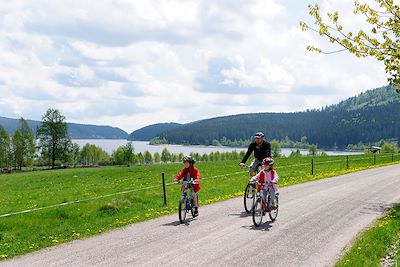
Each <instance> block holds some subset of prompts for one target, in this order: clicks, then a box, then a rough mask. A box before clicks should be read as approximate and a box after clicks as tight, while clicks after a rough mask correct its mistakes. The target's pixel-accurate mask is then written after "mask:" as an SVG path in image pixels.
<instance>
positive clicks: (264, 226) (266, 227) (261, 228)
mask: <svg viewBox="0 0 400 267" xmlns="http://www.w3.org/2000/svg"><path fill="white" fill-rule="evenodd" d="M271 223H272V222H270V221H268V222H265V223H263V224H261V225H260V226H258V227H257V226H254V224H252V225H247V226H242V228H246V229H248V230H256V231H269V229H270V228H271V227H272V225H271Z"/></svg>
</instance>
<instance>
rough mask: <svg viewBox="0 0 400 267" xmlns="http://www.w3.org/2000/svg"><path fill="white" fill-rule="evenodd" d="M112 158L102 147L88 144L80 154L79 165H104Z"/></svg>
mask: <svg viewBox="0 0 400 267" xmlns="http://www.w3.org/2000/svg"><path fill="white" fill-rule="evenodd" d="M109 158H110V156H109V155H108V154H107V152H106V151H104V150H103V149H102V148H101V147H98V146H96V145H93V144H86V145H84V146H83V147H82V149H81V150H80V153H79V161H78V162H79V163H80V164H82V165H85V166H94V165H99V164H104V163H106V162H108V161H109Z"/></svg>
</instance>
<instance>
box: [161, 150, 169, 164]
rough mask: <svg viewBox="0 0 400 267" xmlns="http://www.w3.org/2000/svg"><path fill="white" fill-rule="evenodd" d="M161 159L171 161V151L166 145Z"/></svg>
mask: <svg viewBox="0 0 400 267" xmlns="http://www.w3.org/2000/svg"><path fill="white" fill-rule="evenodd" d="M161 161H162V162H168V161H171V153H170V152H169V151H168V149H167V148H166V147H164V148H163V150H162V151H161Z"/></svg>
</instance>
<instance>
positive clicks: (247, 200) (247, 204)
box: [243, 183, 256, 213]
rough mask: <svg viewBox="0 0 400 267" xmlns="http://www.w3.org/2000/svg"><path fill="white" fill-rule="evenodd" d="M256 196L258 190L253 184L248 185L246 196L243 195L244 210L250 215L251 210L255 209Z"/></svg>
mask: <svg viewBox="0 0 400 267" xmlns="http://www.w3.org/2000/svg"><path fill="white" fill-rule="evenodd" d="M255 195H256V188H255V187H254V185H253V184H250V183H248V184H247V186H246V189H245V190H244V195H243V202H244V210H245V211H246V212H247V213H250V212H251V209H252V208H253V205H254V199H255Z"/></svg>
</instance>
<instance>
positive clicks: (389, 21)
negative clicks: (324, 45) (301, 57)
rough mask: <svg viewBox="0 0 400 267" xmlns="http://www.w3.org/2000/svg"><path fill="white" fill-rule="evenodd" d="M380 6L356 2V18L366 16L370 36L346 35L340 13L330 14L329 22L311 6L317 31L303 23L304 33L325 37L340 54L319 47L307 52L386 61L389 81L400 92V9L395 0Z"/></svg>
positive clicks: (360, 32) (362, 33) (378, 0)
mask: <svg viewBox="0 0 400 267" xmlns="http://www.w3.org/2000/svg"><path fill="white" fill-rule="evenodd" d="M374 1H375V2H376V3H377V5H376V8H373V7H372V6H371V5H368V4H361V3H360V2H358V1H356V2H355V4H354V7H355V8H354V14H359V15H363V16H364V17H365V21H366V22H367V23H368V24H369V25H370V26H371V27H370V29H369V33H367V32H366V31H364V30H362V29H360V30H358V32H351V31H349V32H346V31H345V30H344V28H343V26H342V25H341V24H340V23H339V13H338V12H333V13H328V14H327V15H328V21H327V22H326V21H324V19H323V18H322V17H321V15H320V9H319V6H318V5H317V4H315V5H309V6H308V8H309V13H310V15H311V16H312V17H313V18H314V19H315V22H314V25H315V26H314V27H311V26H309V25H308V24H307V23H305V22H303V21H301V22H300V26H301V28H302V30H303V31H307V30H312V31H315V32H317V33H318V34H319V35H322V36H325V37H327V38H328V39H329V41H330V42H331V43H334V44H337V45H339V46H341V49H340V50H337V51H334V52H325V51H323V50H322V49H321V48H319V47H315V46H312V45H309V46H307V50H309V51H314V52H318V53H324V54H331V53H335V52H340V51H346V50H347V51H349V52H350V53H352V54H354V55H355V56H357V57H367V56H371V57H375V58H376V59H377V60H379V61H383V63H384V65H385V71H386V73H387V74H388V75H389V78H388V81H389V83H390V84H391V85H394V86H395V87H396V88H397V91H398V92H400V71H399V70H400V8H399V6H398V5H396V4H394V1H393V0H374Z"/></svg>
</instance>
